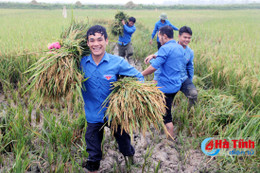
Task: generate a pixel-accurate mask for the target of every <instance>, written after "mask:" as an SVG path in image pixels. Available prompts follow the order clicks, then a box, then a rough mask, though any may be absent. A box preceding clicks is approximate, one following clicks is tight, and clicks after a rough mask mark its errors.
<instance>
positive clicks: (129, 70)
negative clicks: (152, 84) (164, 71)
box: [119, 59, 144, 81]
mask: <svg viewBox="0 0 260 173" xmlns="http://www.w3.org/2000/svg"><path fill="white" fill-rule="evenodd" d="M119 75H124V76H129V77H137V78H138V80H139V81H144V76H143V75H142V74H141V73H140V72H139V71H138V70H136V68H134V67H133V66H131V65H130V64H129V63H128V62H127V61H126V60H125V59H122V60H121V62H120V65H119Z"/></svg>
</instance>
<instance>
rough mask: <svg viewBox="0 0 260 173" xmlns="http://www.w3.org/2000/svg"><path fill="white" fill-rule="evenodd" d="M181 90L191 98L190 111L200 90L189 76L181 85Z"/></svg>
mask: <svg viewBox="0 0 260 173" xmlns="http://www.w3.org/2000/svg"><path fill="white" fill-rule="evenodd" d="M180 91H181V92H182V93H183V94H184V95H185V96H186V97H187V98H188V99H189V105H188V111H189V110H190V108H191V107H192V106H193V105H195V104H196V102H197V97H198V91H197V89H196V87H195V85H194V84H193V83H192V81H191V80H190V79H189V78H187V79H186V80H185V81H184V82H183V83H182V85H181V89H180Z"/></svg>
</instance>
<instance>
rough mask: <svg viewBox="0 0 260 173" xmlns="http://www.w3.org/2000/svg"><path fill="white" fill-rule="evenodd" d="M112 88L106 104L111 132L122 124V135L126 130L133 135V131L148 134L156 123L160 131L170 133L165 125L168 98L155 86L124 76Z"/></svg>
mask: <svg viewBox="0 0 260 173" xmlns="http://www.w3.org/2000/svg"><path fill="white" fill-rule="evenodd" d="M112 85H113V87H112V89H113V91H112V92H111V94H110V95H109V96H108V98H107V99H106V100H105V102H104V105H107V104H108V108H107V111H106V116H107V117H108V125H109V126H111V130H112V132H114V130H117V127H118V126H119V125H120V126H121V133H122V131H123V130H125V131H126V132H127V133H130V134H131V136H133V131H137V130H139V131H140V132H142V133H143V135H145V132H146V131H147V130H149V128H150V125H151V124H153V126H154V127H155V128H156V129H157V130H159V127H163V129H164V131H165V132H166V133H167V130H166V127H165V125H164V123H163V115H164V114H165V111H166V106H165V97H164V94H163V93H162V92H161V91H160V90H159V89H158V87H156V86H155V84H151V83H141V82H139V81H136V79H134V78H130V77H125V78H123V79H120V80H119V81H116V82H113V84H112ZM167 134H168V133H167Z"/></svg>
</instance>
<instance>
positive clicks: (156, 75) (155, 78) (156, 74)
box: [153, 68, 161, 81]
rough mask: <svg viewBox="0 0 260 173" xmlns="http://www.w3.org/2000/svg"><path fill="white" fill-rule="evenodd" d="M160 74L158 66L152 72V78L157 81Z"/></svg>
mask: <svg viewBox="0 0 260 173" xmlns="http://www.w3.org/2000/svg"><path fill="white" fill-rule="evenodd" d="M160 74H161V70H160V68H158V69H157V70H156V71H155V72H154V77H153V80H157V81H158V79H159V76H160Z"/></svg>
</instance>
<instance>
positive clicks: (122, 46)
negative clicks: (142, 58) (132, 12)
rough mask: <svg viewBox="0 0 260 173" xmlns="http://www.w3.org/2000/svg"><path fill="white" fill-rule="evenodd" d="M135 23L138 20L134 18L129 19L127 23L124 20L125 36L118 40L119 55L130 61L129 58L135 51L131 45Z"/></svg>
mask: <svg viewBox="0 0 260 173" xmlns="http://www.w3.org/2000/svg"><path fill="white" fill-rule="evenodd" d="M135 21H136V19H135V18H134V17H130V18H129V19H128V22H127V23H125V21H124V20H122V24H123V27H124V34H123V35H120V36H119V39H118V53H119V56H121V57H125V56H126V59H127V60H128V61H129V57H130V56H132V55H133V54H134V49H133V46H132V43H131V37H132V34H133V33H134V32H135V30H136V28H135V25H134V24H135Z"/></svg>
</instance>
